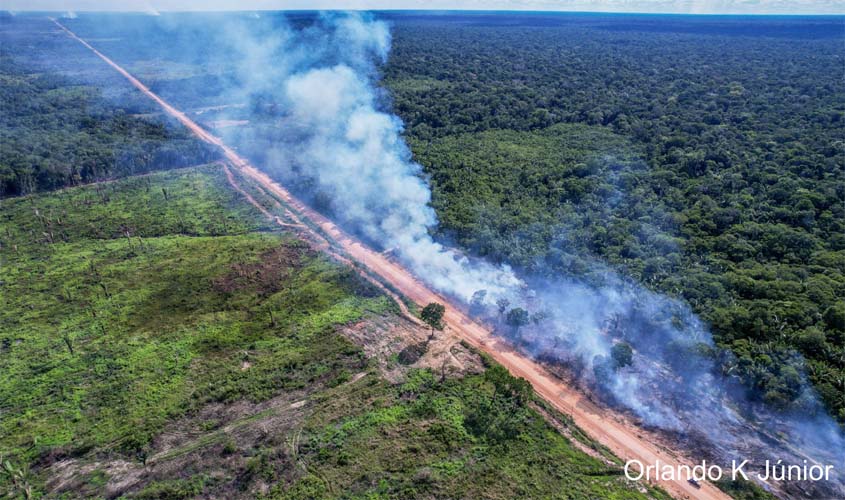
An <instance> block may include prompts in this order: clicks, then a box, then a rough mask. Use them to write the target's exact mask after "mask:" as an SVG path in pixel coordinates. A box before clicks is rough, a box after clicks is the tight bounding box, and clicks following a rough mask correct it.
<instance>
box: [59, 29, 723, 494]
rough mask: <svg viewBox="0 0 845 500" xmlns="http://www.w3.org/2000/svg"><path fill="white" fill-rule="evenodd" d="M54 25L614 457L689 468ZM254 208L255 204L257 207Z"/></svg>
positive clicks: (688, 488) (684, 487) (686, 487)
mask: <svg viewBox="0 0 845 500" xmlns="http://www.w3.org/2000/svg"><path fill="white" fill-rule="evenodd" d="M53 22H54V23H56V25H58V26H59V27H60V28H61V29H62V30H64V31H65V32H66V33H67V34H68V35H69V36H70V37H72V38H73V39H75V40H77V41H78V42H79V43H81V44H83V45H84V46H86V47H88V48H89V49H91V50H92V51H93V52H94V53H95V54H96V55H97V56H99V57H100V58H101V59H102V60H103V61H105V62H106V63H107V64H108V65H110V66H111V67H112V68H114V69H115V70H116V71H118V72H119V73H120V74H122V75H123V76H124V77H126V78H127V79H128V80H129V81H130V82H131V83H132V84H133V85H134V86H135V87H137V88H138V90H140V91H141V92H143V93H144V94H146V95H147V96H148V97H149V98H150V99H152V100H154V101H155V102H157V103H158V104H159V105H160V106H161V107H162V108H164V110H165V111H166V112H167V113H169V114H170V115H172V116H173V117H175V118H176V119H177V120H179V121H180V122H181V123H182V124H183V125H185V126H186V127H188V129H190V130H191V131H192V132H193V133H194V134H196V135H197V137H199V138H200V139H202V140H204V141H206V142H208V143H210V144H213V145H215V146H217V147H219V148H220V149H221V150H222V151H223V154H224V156H225V157H226V159H227V160H228V161H229V162H230V163H231V164H232V166H233V167H234V168H236V169H237V170H238V171H239V172H240V173H241V174H242V175H243V176H244V177H246V178H249V179H251V180H252V181H253V182H256V183H258V184H259V185H260V186H261V187H262V188H263V189H265V190H266V191H268V192H269V193H271V194H273V195H274V196H276V197H277V198H278V199H279V200H281V201H282V202H283V203H284V204H286V205H287V206H288V207H290V208H292V209H293V210H295V211H296V212H298V214H299V217H301V218H303V219H308V220H309V221H310V222H311V223H312V224H314V225H316V226H319V227H320V229H321V230H322V231H323V233H325V234H326V235H327V236H328V237H329V238H330V239H331V240H333V241H332V243H333V244H335V245H337V246H338V247H339V248H340V249H342V251H343V252H344V253H345V254H346V255H348V256H349V258H351V259H354V260H355V261H357V262H358V263H360V264H361V265H363V266H365V267H366V268H367V269H369V270H370V271H371V272H373V273H374V274H377V275H378V276H380V277H381V278H382V279H383V280H384V281H386V282H387V283H390V285H392V286H393V287H395V288H396V289H397V290H399V291H401V293H403V294H404V295H405V296H407V297H408V298H410V299H411V300H413V301H414V302H416V303H417V304H419V305H421V306H422V305H425V304H428V303H430V302H440V303H442V304H445V305H446V306H447V308H446V315H445V320H446V323H447V324H448V326H449V328H450V329H451V330H452V331H453V332H454V333H455V334H456V335H457V336H458V337H460V338H462V339H464V340H466V341H467V342H469V343H470V344H472V345H473V346H475V347H476V348H478V349H480V350H483V351H484V352H486V353H488V354H490V356H492V357H493V358H494V359H495V360H496V361H498V362H499V363H501V364H502V365H504V366H505V367H506V368H507V369H508V370H510V372H511V373H512V374H513V375H515V376H517V377H522V378H525V379H526V380H528V382H530V383H531V385H532V386H533V388H534V390H535V391H536V392H537V394H539V395H540V396H541V397H543V399H545V400H546V401H548V402H549V403H550V404H551V405H552V406H554V407H555V408H556V409H557V410H559V411H560V412H562V413H564V414H566V415H569V416H570V417H572V419H573V421H574V422H575V424H576V425H577V426H578V427H580V428H581V429H583V430H584V431H585V432H586V433H587V434H588V435H589V436H590V437H591V438H593V439H595V440H596V441H598V442H599V443H601V444H603V445H604V446H606V447H607V448H609V449H610V450H611V451H612V452H613V453H614V454H616V455H617V456H618V457H620V458H622V459H623V460H628V459H637V460H639V461H640V462H642V463H644V464H654V463H655V462H656V461H657V460H659V461H660V462H661V463H662V464H668V465H670V466H675V467H676V466H678V465H679V464H681V463H685V464H688V465H692V464H691V463H690V462H689V461H688V460H686V459H684V458H681V455H680V454H679V453H670V452H667V451H665V450H664V449H663V448H661V447H660V446H658V445H656V444H654V443H652V442H650V441H649V440H647V439H645V438H642V437H640V436H641V435H643V434H644V433H643V431H642V430H640V429H638V428H637V427H635V426H633V425H630V424H628V423H626V422H625V421H624V420H623V419H622V418H621V417H620V416H619V415H617V414H615V412H613V411H611V410H609V409H606V408H602V407H599V406H596V405H595V404H593V403H592V402H590V401H589V400H588V399H587V398H586V396H585V395H584V394H582V393H581V392H580V391H578V390H577V389H574V388H572V387H569V386H567V385H565V384H563V383H562V382H561V381H560V380H559V379H557V378H556V377H554V376H553V375H552V374H550V373H549V372H548V371H547V370H546V369H545V368H543V367H542V366H541V365H540V364H538V363H536V362H534V361H533V360H532V359H530V358H528V357H526V356H524V355H523V354H521V353H519V352H517V351H515V350H514V349H512V348H511V347H510V346H508V345H507V344H505V343H504V342H503V341H502V340H501V339H498V338H495V337H493V335H491V333H490V332H489V331H488V330H487V329H486V328H485V327H483V326H482V325H480V324H479V323H477V322H475V321H474V320H472V319H471V318H469V317H468V316H467V315H465V314H464V313H463V312H461V309H460V308H459V307H456V306H455V305H453V304H451V303H450V301H449V300H446V299H445V298H444V297H442V296H440V295H439V294H437V293H435V292H433V291H432V290H430V289H429V288H428V287H427V286H426V285H425V284H424V283H422V282H421V281H420V280H418V279H416V278H415V277H414V276H413V275H412V274H411V273H410V272H409V271H407V270H406V269H404V268H403V267H401V266H400V265H399V264H397V263H394V262H391V261H390V260H388V259H387V258H386V257H385V256H384V255H382V254H380V253H379V252H376V251H374V250H372V249H370V248H369V247H367V246H366V245H364V244H363V243H361V242H360V241H358V240H357V239H356V238H354V237H352V236H350V235H349V234H347V233H346V232H345V231H343V230H342V229H340V228H339V227H338V226H337V225H335V224H334V223H333V222H331V221H330V220H328V219H327V218H325V217H323V216H322V215H320V214H319V213H317V212H315V211H314V210H312V209H310V208H309V207H308V206H306V205H305V204H304V203H302V202H300V201H299V200H298V199H297V198H296V197H294V196H293V195H292V194H291V193H290V192H288V191H287V190H286V189H285V188H283V187H282V186H281V185H279V184H278V183H276V182H274V181H273V180H272V179H270V177H268V176H267V175H266V174H264V173H263V172H261V171H259V170H258V169H256V168H255V167H253V166H252V165H250V164H249V162H247V161H246V160H245V159H243V158H241V157H240V156H239V155H238V154H237V153H236V152H235V151H234V150H233V149H232V148H230V147H228V146H227V145H226V144H224V143H223V141H221V140H220V139H219V138H218V137H216V136H214V135H212V134H210V133H208V132H207V131H205V130H204V129H203V128H202V127H200V126H199V125H197V124H196V123H194V122H193V121H192V120H191V119H189V118H188V117H187V116H186V115H185V114H184V113H182V112H181V111H179V110H178V109H176V108H174V107H173V106H171V105H170V104H168V103H167V102H165V101H164V100H162V99H161V98H160V97H158V96H157V95H155V94H154V93H153V92H151V91H150V89H148V88H147V87H146V86H145V85H144V84H143V83H141V82H140V81H139V80H137V79H136V78H135V77H133V76H132V75H131V74H129V73H128V72H127V71H126V70H124V69H123V68H121V67H120V66H118V65H117V64H116V63H115V62H114V61H112V60H111V59H109V58H108V57H106V56H105V55H103V54H102V53H100V52H99V51H98V50H97V49H95V48H94V47H92V46H91V45H90V44H88V43H87V42H86V41H85V40H83V39H81V38H79V37H78V36H76V35H75V34H74V33H73V32H71V31H70V30H68V29H67V28H65V27H64V26H63V25H62V24H60V23H59V22H58V21H56V20H55V19H53ZM241 191H242V190H241ZM242 192H243V191H242ZM250 202H251V203H255V200H250ZM255 204H256V205H257V203H255ZM277 222H281V221H277ZM317 237H319V238H320V239H325V238H323V236H322V235H317ZM344 260H346V259H344ZM656 483H657V484H659V485H660V486H662V487H663V488H664V489H666V490H667V491H668V492H669V493H670V494H672V495H673V496H674V497H676V498H679V499H680V498H690V499H692V498H694V499H728V498H730V497H728V496H727V495H725V494H724V493H722V492H721V491H720V490H719V489H717V488H716V487H714V486H713V485H711V484H709V483H702V484H701V487H700V488H696V487H695V486H693V485H691V484H689V483H687V482H686V480H683V479H679V480H675V481H657V482H656Z"/></svg>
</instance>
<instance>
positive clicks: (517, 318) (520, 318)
mask: <svg viewBox="0 0 845 500" xmlns="http://www.w3.org/2000/svg"><path fill="white" fill-rule="evenodd" d="M505 321H506V322H507V323H508V325H510V326H512V327H513V333H514V334H518V333H519V329H520V328H521V327H523V326H525V325H527V324H528V321H529V316H528V311H526V310H525V309H523V308H521V307H515V308H513V309H511V310H510V311H508V316H507V319H506V320H505Z"/></svg>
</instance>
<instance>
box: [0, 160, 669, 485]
mask: <svg viewBox="0 0 845 500" xmlns="http://www.w3.org/2000/svg"><path fill="white" fill-rule="evenodd" d="M0 203H2V205H0V241H2V248H0V259H2V260H0V372H2V373H3V374H4V376H3V377H2V378H0V454H2V456H3V461H4V462H8V464H7V465H5V467H4V469H3V471H2V472H0V492H3V491H6V492H8V493H10V494H11V495H12V496H13V497H15V496H20V497H24V496H27V495H29V496H31V497H40V496H43V495H49V496H51V497H61V498H79V497H88V498H102V497H109V498H115V497H127V498H190V497H196V496H207V497H208V496H210V497H218V498H219V497H227V498H232V497H245V498H253V497H268V498H409V497H428V498H430V497H450V498H459V497H460V498H479V497H487V498H514V497H525V496H530V497H535V498H537V497H545V498H551V497H559V498H598V497H601V498H626V499H628V498H646V497H653V498H655V497H656V498H663V497H664V495H663V494H662V493H661V492H659V491H654V490H642V491H640V490H639V489H637V488H638V487H637V486H635V485H631V484H629V483H627V482H626V481H625V480H624V478H623V477H622V476H621V470H620V468H619V466H618V462H616V461H615V459H614V458H613V457H610V456H609V455H608V454H607V453H606V452H605V451H603V450H601V449H600V448H599V447H597V446H595V445H594V444H593V443H591V442H589V441H588V440H587V439H586V438H584V437H583V436H581V435H580V434H579V432H578V430H577V429H575V428H573V427H572V426H570V425H569V424H568V423H567V422H566V420H565V419H564V418H563V417H560V416H558V417H557V418H558V420H559V424H560V427H561V428H562V429H564V430H565V432H564V433H563V434H562V433H560V432H558V431H557V430H555V429H554V428H553V427H552V426H551V425H550V424H549V423H547V421H546V420H544V419H543V418H542V417H541V416H540V414H539V413H537V411H535V410H534V409H532V406H533V405H535V404H536V402H535V399H534V396H533V395H532V394H531V392H530V389H529V388H528V387H527V386H526V385H525V384H524V383H523V382H521V381H518V380H516V379H513V378H512V377H510V375H508V374H507V372H506V371H504V370H503V369H501V368H500V367H498V366H496V365H491V364H490V363H489V362H487V361H485V360H481V358H480V357H478V356H477V355H475V354H473V356H476V357H477V358H478V359H479V366H480V367H481V368H480V369H479V370H476V371H474V372H472V373H469V372H467V373H465V374H464V375H463V376H460V374H459V375H457V376H449V377H442V376H441V375H440V374H439V373H437V371H436V370H432V369H429V368H425V367H420V366H410V367H406V368H405V369H404V371H403V376H402V377H401V380H400V381H399V382H396V381H393V382H390V381H388V380H387V379H386V378H385V377H384V376H383V374H382V372H381V371H380V370H379V367H378V363H376V362H375V361H374V360H373V359H371V358H370V357H368V356H367V355H365V353H364V349H363V348H362V347H363V346H360V345H356V344H354V343H352V342H351V341H350V340H348V338H347V337H345V336H344V335H342V334H341V333H340V327H345V328H357V327H359V326H360V327H362V328H363V327H364V326H361V325H367V324H369V323H371V322H373V321H376V320H378V321H382V322H384V321H387V322H394V323H398V322H401V321H402V320H401V319H400V318H399V317H398V316H396V306H395V304H393V303H392V302H391V301H390V300H389V299H387V298H386V297H385V296H383V295H382V294H380V293H379V292H378V290H376V289H374V288H373V287H372V286H370V285H369V284H367V283H366V282H364V281H362V280H361V279H360V278H359V277H358V276H357V275H356V274H355V273H354V272H352V271H350V270H348V269H346V268H344V267H341V266H339V265H337V264H335V263H332V262H330V261H328V260H327V259H326V258H324V257H323V256H321V255H319V254H317V253H315V252H313V251H312V250H310V249H309V248H308V247H307V246H306V245H305V243H303V242H301V241H299V240H297V239H296V238H294V237H293V236H291V235H289V234H284V233H280V232H278V231H275V230H273V228H271V227H269V226H268V225H267V224H266V223H265V222H264V220H263V219H262V218H261V216H260V214H258V213H257V211H255V210H254V209H253V208H252V207H251V206H250V205H248V204H247V203H245V202H243V201H242V200H241V199H239V198H238V195H237V193H235V192H234V191H233V190H231V189H229V188H228V186H227V184H226V179H225V176H224V175H223V173H222V171H221V169H220V167H219V166H218V165H208V166H202V167H197V168H190V169H181V170H173V171H168V172H162V173H156V174H151V175H147V176H142V177H133V178H127V179H123V180H119V181H115V182H110V183H103V184H97V185H91V186H86V187H80V188H73V189H67V190H63V191H58V192H54V193H50V194H45V195H37V196H30V197H24V198H15V199H7V200H3V201H2V202H0ZM391 359H392V360H391V362H392V363H396V361H395V359H393V358H391Z"/></svg>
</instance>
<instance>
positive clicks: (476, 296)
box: [469, 290, 487, 314]
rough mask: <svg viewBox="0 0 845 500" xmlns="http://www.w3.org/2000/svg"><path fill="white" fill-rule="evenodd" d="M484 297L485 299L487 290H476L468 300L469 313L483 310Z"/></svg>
mask: <svg viewBox="0 0 845 500" xmlns="http://www.w3.org/2000/svg"><path fill="white" fill-rule="evenodd" d="M485 299H487V290H476V291H475V293H473V294H472V298H471V299H470V301H469V313H470V314H480V313H482V312H484V301H485Z"/></svg>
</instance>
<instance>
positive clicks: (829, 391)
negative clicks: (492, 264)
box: [383, 16, 845, 422]
mask: <svg viewBox="0 0 845 500" xmlns="http://www.w3.org/2000/svg"><path fill="white" fill-rule="evenodd" d="M466 17H467V19H464V18H460V19H458V20H455V21H450V18H444V19H443V20H437V22H434V21H432V19H431V18H424V16H423V17H420V18H419V19H417V18H410V19H408V20H406V21H403V20H402V18H401V17H397V18H396V19H395V20H394V44H393V51H392V54H391V58H390V61H389V63H388V64H387V65H386V67H384V68H383V71H384V74H385V82H386V85H387V87H388V88H389V89H390V90H391V93H392V98H393V103H392V104H393V107H394V109H395V110H396V111H397V112H398V113H399V115H400V116H401V117H402V118H403V120H404V121H405V123H406V124H407V136H408V138H409V141H410V143H411V146H412V150H413V152H414V154H415V157H416V159H417V160H418V161H420V162H421V163H422V164H423V166H424V167H425V170H426V172H427V173H428V174H430V175H431V183H432V187H433V191H434V193H433V200H434V206H435V208H436V209H437V213H438V215H439V217H440V221H441V226H440V231H441V232H442V234H443V235H444V236H448V237H450V238H452V239H453V240H457V241H458V242H459V243H461V244H462V245H463V246H465V247H467V248H470V249H472V250H474V251H476V252H477V253H479V254H481V255H484V256H488V257H490V258H493V259H497V260H507V261H510V262H511V263H514V264H516V265H518V266H521V267H522V268H524V269H527V270H530V271H535V272H540V273H559V272H563V273H568V274H575V275H581V276H589V275H590V274H591V273H593V271H595V270H596V269H597V266H596V262H597V261H601V262H607V263H610V264H611V265H612V266H613V267H614V268H616V269H618V270H620V271H621V272H622V273H623V274H625V275H627V276H630V277H632V278H634V279H636V280H638V281H640V282H642V283H645V284H646V285H648V286H649V287H652V288H654V289H656V290H659V291H662V292H664V293H668V294H670V295H673V296H677V297H679V298H683V299H684V300H685V301H686V302H688V303H689V304H690V305H691V306H692V307H693V308H694V310H695V311H696V312H697V313H698V314H699V315H700V316H701V317H702V318H703V319H704V320H706V321H707V323H709V325H710V326H711V328H712V329H713V332H714V334H715V338H716V341H717V342H718V344H719V345H720V346H722V347H725V348H728V349H730V350H731V351H732V352H733V353H734V355H735V356H734V357H733V358H727V359H725V360H724V363H723V369H724V371H725V372H726V373H727V374H728V375H729V376H736V377H740V378H741V379H742V380H743V381H744V382H745V383H746V384H747V386H748V387H750V388H751V392H752V393H753V394H754V395H756V396H758V397H760V398H762V399H765V400H767V401H769V402H771V403H772V404H775V405H778V406H781V407H784V408H790V407H792V405H793V402H795V401H794V400H795V398H796V397H797V395H798V394H799V391H798V390H797V385H800V377H799V376H798V373H799V372H800V371H802V370H803V371H804V372H805V373H807V374H808V375H809V377H810V379H811V380H812V382H813V383H814V385H815V387H816V389H817V390H818V392H819V393H820V394H821V396H822V398H823V399H824V401H825V403H826V404H827V405H828V407H829V408H830V410H831V412H832V413H833V414H834V415H836V416H838V418H839V419H840V421H843V422H845V303H844V302H843V297H845V85H843V81H842V78H841V73H840V72H836V71H830V68H832V67H841V65H842V62H841V48H842V41H843V40H842V37H841V36H838V37H831V36H828V35H829V33H828V31H829V30H828V31H823V32H821V33H822V34H828V35H825V36H818V37H813V36H805V37H795V38H789V37H786V36H784V37H780V38H773V37H767V36H755V33H758V32H759V33H762V34H765V33H768V32H769V31H767V30H769V28H771V29H776V28H777V29H780V28H779V27H780V25H779V24H778V25H773V24H771V23H777V22H776V21H771V20H768V21H767V20H762V19H760V20H755V21H753V22H755V23H758V24H761V25H760V26H750V27H748V26H747V27H746V31H745V33H747V36H734V35H736V34H735V33H732V36H727V35H726V34H724V33H721V32H720V31H719V30H718V29H715V28H714V29H713V30H709V28H708V26H707V23H706V22H704V21H701V22H700V23H699V24H700V25H697V28H696V34H689V33H685V31H687V32H688V31H689V30H688V29H687V28H688V26H686V25H685V24H684V23H688V22H689V21H685V20H683V19H680V20H678V19H663V20H661V32H653V31H648V32H646V31H638V30H637V29H633V28H631V29H626V30H611V29H607V28H608V26H613V25H615V24H614V23H616V21H612V22H611V21H608V20H607V19H599V18H597V17H590V16H581V17H578V16H572V19H571V22H569V23H568V24H567V22H564V21H560V22H558V24H561V23H562V24H563V25H560V26H555V27H545V26H543V25H542V23H534V22H533V21H531V19H530V18H527V17H526V18H522V17H519V16H517V17H516V18H514V19H510V18H507V19H505V20H501V22H498V23H492V22H485V23H482V22H480V21H478V22H475V21H473V19H474V18H473V17H472V16H466ZM506 21H507V22H506ZM620 22H621V21H620ZM742 22H745V21H742ZM778 22H779V21H778ZM790 22H795V23H801V22H804V24H807V23H806V22H805V21H790ZM829 22H831V23H835V22H836V21H835V20H830V21H829ZM767 23H768V24H767ZM605 25H607V26H605ZM714 26H715V24H714ZM796 26H798V25H796ZM840 26H841V25H840ZM798 27H799V28H801V29H802V30H804V31H807V33H810V34H813V33H814V32H813V29H815V28H813V27H807V26H804V25H801V26H798ZM781 31H783V30H781ZM802 32H803V31H802ZM840 33H841V30H840ZM787 34H789V33H787ZM795 351H798V352H800V353H802V354H803V355H804V361H803V362H802V361H801V358H799V357H796V356H794V355H793V353H794V352H795Z"/></svg>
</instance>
